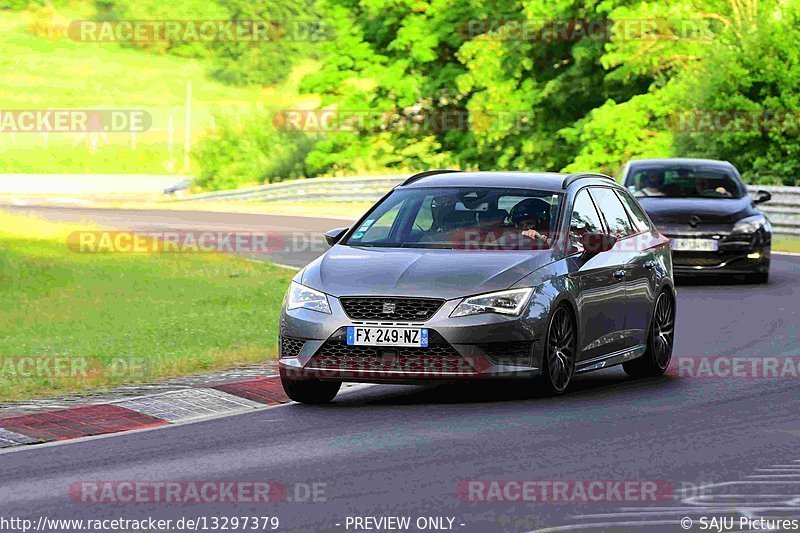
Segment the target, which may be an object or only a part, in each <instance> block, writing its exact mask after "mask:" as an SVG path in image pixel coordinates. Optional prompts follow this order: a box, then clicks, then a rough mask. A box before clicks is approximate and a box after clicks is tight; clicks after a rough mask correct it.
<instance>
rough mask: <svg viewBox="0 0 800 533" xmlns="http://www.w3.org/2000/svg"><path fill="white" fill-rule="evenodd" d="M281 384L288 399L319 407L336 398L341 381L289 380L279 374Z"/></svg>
mask: <svg viewBox="0 0 800 533" xmlns="http://www.w3.org/2000/svg"><path fill="white" fill-rule="evenodd" d="M281 384H282V385H283V390H284V391H285V392H286V396H288V397H289V399H291V400H293V401H295V402H299V403H308V404H313V405H319V404H323V403H328V402H330V401H331V400H333V399H334V398H335V397H336V394H337V393H338V392H339V388H340V387H341V386H342V382H341V381H320V380H318V379H291V378H288V377H286V376H285V375H284V374H283V373H281Z"/></svg>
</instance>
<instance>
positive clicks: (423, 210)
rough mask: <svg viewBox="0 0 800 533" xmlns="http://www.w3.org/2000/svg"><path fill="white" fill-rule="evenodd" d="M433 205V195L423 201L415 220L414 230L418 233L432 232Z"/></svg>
mask: <svg viewBox="0 0 800 533" xmlns="http://www.w3.org/2000/svg"><path fill="white" fill-rule="evenodd" d="M432 203H433V195H429V196H426V197H425V198H424V199H423V200H422V205H420V207H419V211H418V212H417V218H415V219H414V229H415V230H418V231H430V229H431V227H432V226H433V210H432V209H431V204H432Z"/></svg>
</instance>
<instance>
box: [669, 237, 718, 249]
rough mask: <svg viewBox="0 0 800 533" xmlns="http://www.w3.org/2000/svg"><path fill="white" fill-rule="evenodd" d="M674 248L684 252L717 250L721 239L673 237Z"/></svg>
mask: <svg viewBox="0 0 800 533" xmlns="http://www.w3.org/2000/svg"><path fill="white" fill-rule="evenodd" d="M671 241H672V249H673V250H677V251H682V252H716V251H717V250H719V241H715V240H714V239H672V240H671Z"/></svg>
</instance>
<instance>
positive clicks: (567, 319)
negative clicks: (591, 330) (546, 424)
mask: <svg viewBox="0 0 800 533" xmlns="http://www.w3.org/2000/svg"><path fill="white" fill-rule="evenodd" d="M575 345H576V335H575V326H574V325H573V323H572V317H571V316H570V314H569V311H567V310H566V309H565V308H564V307H559V308H558V309H556V312H555V314H554V315H553V319H552V320H551V321H550V331H549V332H548V334H547V369H548V371H549V373H550V382H551V383H552V385H553V388H554V389H555V390H556V391H557V392H563V391H564V390H565V389H566V388H567V385H569V381H570V379H571V378H572V373H573V371H574V370H575Z"/></svg>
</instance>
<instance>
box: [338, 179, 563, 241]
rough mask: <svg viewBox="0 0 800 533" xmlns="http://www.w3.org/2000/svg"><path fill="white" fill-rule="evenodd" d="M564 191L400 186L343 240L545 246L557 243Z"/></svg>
mask: <svg viewBox="0 0 800 533" xmlns="http://www.w3.org/2000/svg"><path fill="white" fill-rule="evenodd" d="M562 198H563V194H561V193H556V192H552V191H543V190H534V189H505V188H495V187H441V188H440V187H436V188H431V187H419V188H407V189H406V188H400V189H397V190H395V191H393V192H392V193H391V194H390V195H389V196H388V197H387V198H385V199H384V200H383V201H382V202H381V203H380V204H378V205H377V206H375V208H374V209H373V210H372V211H371V212H370V214H369V215H368V216H366V217H365V218H364V219H363V220H362V221H361V222H360V223H359V224H358V227H356V228H355V229H354V230H353V232H352V234H351V235H350V236H349V238H348V239H347V240H346V242H344V243H342V244H343V245H350V246H370V247H379V246H380V247H402V248H412V247H413V248H443V249H470V250H473V249H479V250H545V249H549V248H550V247H551V246H552V245H553V242H554V236H555V235H556V228H557V225H558V218H559V215H560V206H561V199H562Z"/></svg>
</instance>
